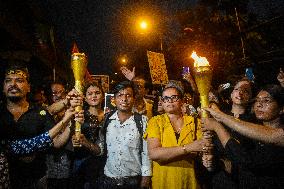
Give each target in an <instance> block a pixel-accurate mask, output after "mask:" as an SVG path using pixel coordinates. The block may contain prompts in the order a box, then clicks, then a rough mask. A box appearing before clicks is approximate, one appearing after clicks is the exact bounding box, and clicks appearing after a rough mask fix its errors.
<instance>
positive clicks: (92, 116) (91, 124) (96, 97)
mask: <svg viewBox="0 0 284 189" xmlns="http://www.w3.org/2000/svg"><path fill="white" fill-rule="evenodd" d="M86 89H87V90H86V93H85V105H84V109H85V111H84V118H85V121H84V124H83V125H82V128H81V130H82V134H81V138H80V141H77V140H75V137H74V136H73V137H72V142H73V144H75V145H81V147H79V148H74V151H75V154H74V155H75V160H74V170H73V172H74V178H76V179H74V181H75V185H77V186H78V188H84V187H85V188H91V187H92V186H93V185H94V183H95V181H96V178H97V177H98V176H99V171H100V169H102V166H103V165H102V158H101V157H100V156H99V155H100V154H101V150H100V149H102V148H103V143H102V136H101V135H100V129H101V123H102V121H103V118H104V111H103V107H102V103H103V99H104V95H103V90H102V88H101V87H100V86H98V85H97V84H95V83H89V84H88V85H87V86H86ZM83 186H84V187H83Z"/></svg>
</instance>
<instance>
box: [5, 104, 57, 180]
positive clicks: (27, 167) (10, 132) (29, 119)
mask: <svg viewBox="0 0 284 189" xmlns="http://www.w3.org/2000/svg"><path fill="white" fill-rule="evenodd" d="M0 120H1V126H0V133H1V134H0V137H1V140H7V139H11V140H15V139H26V138H31V137H35V136H37V135H40V134H42V133H44V132H46V131H48V130H49V129H51V128H52V127H53V126H54V121H53V118H52V116H51V115H50V114H49V113H48V111H46V110H44V109H43V108H42V107H37V106H33V105H30V107H29V109H28V111H27V112H25V113H24V114H23V115H21V117H20V118H19V119H18V121H15V120H14V117H13V115H12V114H11V113H10V112H9V111H8V110H7V108H6V106H5V105H2V106H1V107H0ZM8 159H9V166H10V177H11V184H12V185H13V182H16V181H19V180H23V181H24V180H28V179H39V178H41V177H43V176H44V175H45V171H46V165H45V157H44V153H43V152H37V153H33V154H30V155H29V156H16V155H10V156H9V157H8ZM23 159H25V160H23ZM14 179H15V180H14Z"/></svg>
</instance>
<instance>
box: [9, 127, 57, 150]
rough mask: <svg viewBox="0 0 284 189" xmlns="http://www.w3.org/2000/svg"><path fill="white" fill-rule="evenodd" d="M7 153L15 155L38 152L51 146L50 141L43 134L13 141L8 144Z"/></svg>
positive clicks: (46, 133)
mask: <svg viewBox="0 0 284 189" xmlns="http://www.w3.org/2000/svg"><path fill="white" fill-rule="evenodd" d="M8 144H9V145H8V149H9V152H10V153H12V154H17V155H25V154H30V153H32V152H35V151H38V150H45V149H47V148H49V147H50V146H51V145H52V139H51V138H50V136H49V135H48V132H45V133H43V134H41V135H38V136H36V137H34V138H30V139H23V140H13V141H10V142H8Z"/></svg>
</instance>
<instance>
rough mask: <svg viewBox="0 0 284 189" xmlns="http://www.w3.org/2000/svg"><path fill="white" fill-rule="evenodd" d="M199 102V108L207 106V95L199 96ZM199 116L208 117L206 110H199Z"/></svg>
mask: <svg viewBox="0 0 284 189" xmlns="http://www.w3.org/2000/svg"><path fill="white" fill-rule="evenodd" d="M200 103H201V108H205V107H208V106H209V100H208V95H203V96H200ZM201 117H203V118H207V117H209V114H208V112H206V111H205V110H201Z"/></svg>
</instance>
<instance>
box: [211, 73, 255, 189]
mask: <svg viewBox="0 0 284 189" xmlns="http://www.w3.org/2000/svg"><path fill="white" fill-rule="evenodd" d="M227 90H229V89H227ZM252 91H253V90H252V83H251V82H250V81H249V80H247V79H246V78H243V79H240V80H237V81H236V82H235V85H234V87H233V89H232V91H231V92H230V93H228V94H230V95H229V96H230V99H231V106H225V107H226V108H225V109H224V111H225V112H226V113H227V114H229V115H231V116H233V117H234V118H235V119H240V120H246V121H255V119H254V116H253V115H252V114H251V106H250V104H251V99H252ZM226 98H228V97H226ZM219 104H222V103H219ZM228 132H230V133H231V135H232V137H234V138H235V139H236V140H238V141H239V142H240V145H242V146H243V147H244V148H246V149H250V148H252V146H253V145H252V143H251V142H250V140H248V139H247V138H245V137H243V136H241V135H239V134H238V133H236V132H234V131H232V130H228ZM213 141H214V144H215V146H216V148H215V150H216V153H215V160H216V163H215V171H214V172H213V173H212V179H211V186H212V188H218V189H220V188H224V189H225V188H228V187H229V188H238V186H237V180H236V177H237V174H238V173H237V172H232V170H231V166H232V162H231V161H230V159H229V158H228V157H227V154H226V153H225V151H224V148H223V146H222V144H221V142H220V140H219V139H218V138H217V137H216V136H214V137H213Z"/></svg>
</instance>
